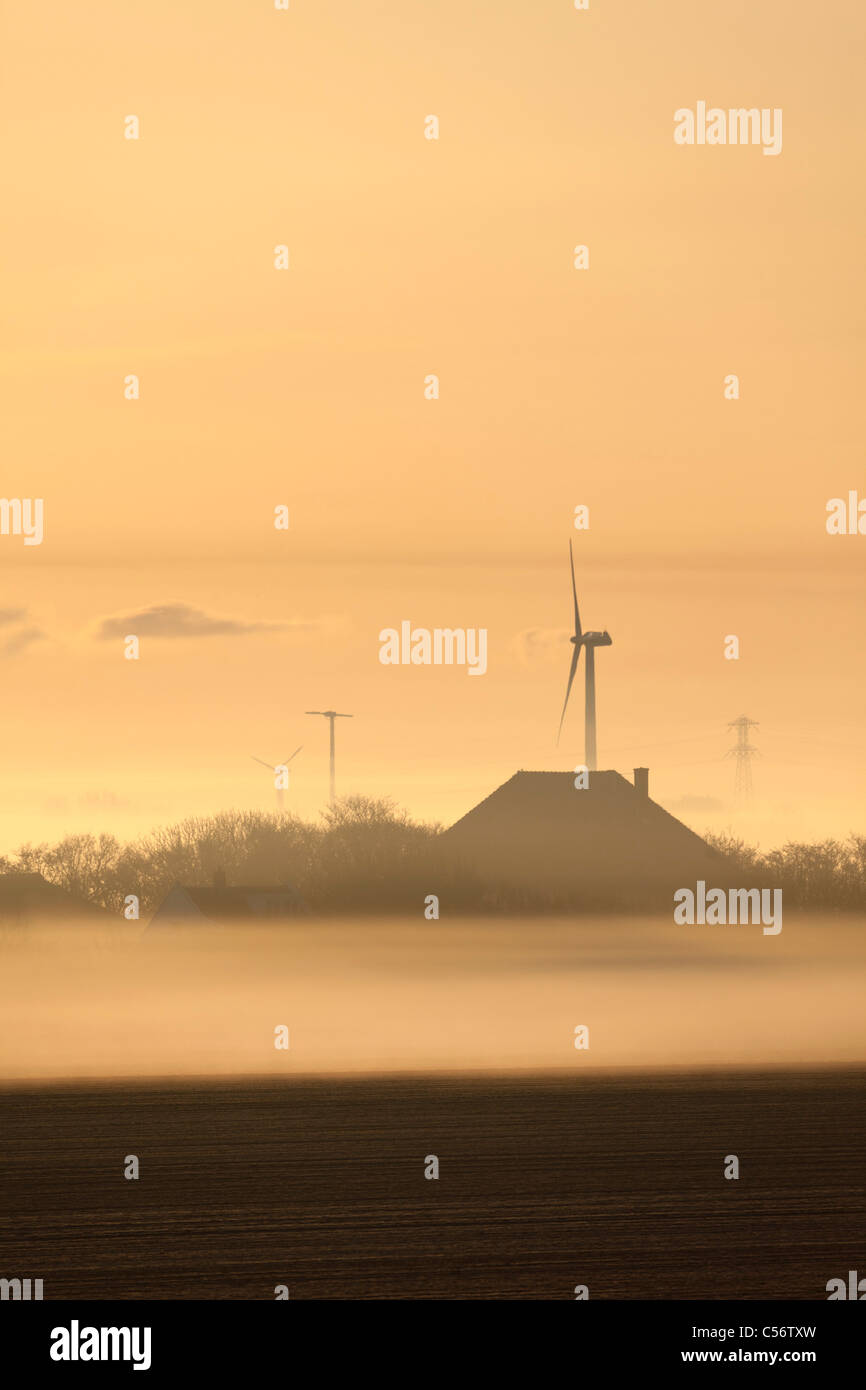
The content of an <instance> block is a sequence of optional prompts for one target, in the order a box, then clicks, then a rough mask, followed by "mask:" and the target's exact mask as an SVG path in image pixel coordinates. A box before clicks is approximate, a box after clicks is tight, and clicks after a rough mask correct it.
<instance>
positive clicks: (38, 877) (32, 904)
mask: <svg viewBox="0 0 866 1390" xmlns="http://www.w3.org/2000/svg"><path fill="white" fill-rule="evenodd" d="M113 920H114V919H113V918H112V915H111V913H109V912H106V911H105V909H104V908H102V907H98V906H97V905H96V904H95V903H91V902H89V901H88V900H87V898H81V897H79V896H78V895H77V894H75V893H69V892H67V890H66V889H65V888H61V887H59V886H58V884H56V883H49V881H48V879H47V878H43V877H42V874H25V873H11V874H0V925H2V926H15V925H18V926H29V925H31V924H34V923H41V924H51V925H53V924H54V923H56V922H60V923H64V924H66V923H68V924H74V923H82V924H85V925H86V924H94V923H97V922H109V921H113Z"/></svg>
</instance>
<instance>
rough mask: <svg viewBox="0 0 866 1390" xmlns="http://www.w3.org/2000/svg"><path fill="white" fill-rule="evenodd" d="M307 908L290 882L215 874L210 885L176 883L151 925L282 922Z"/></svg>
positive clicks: (300, 914) (307, 909) (161, 904)
mask: <svg viewBox="0 0 866 1390" xmlns="http://www.w3.org/2000/svg"><path fill="white" fill-rule="evenodd" d="M307 912H309V908H308V907H307V904H306V903H305V902H304V900H303V898H302V897H301V895H300V893H298V892H297V891H296V889H294V888H292V887H291V886H290V885H289V884H278V885H276V886H271V887H265V888H262V887H259V888H254V887H248V886H241V885H237V886H231V887H230V886H229V885H227V884H226V881H225V875H224V874H222V873H219V872H218V873H216V874H214V880H213V883H212V884H211V886H210V887H200V886H198V885H182V884H179V883H178V884H175V886H174V887H173V888H172V889H171V891H170V892H169V893H168V894H167V895H166V897H165V898H164V899H163V901H162V902H161V903H160V905H159V907H158V908H157V909H156V912H155V913H154V914H153V916H152V917H151V919H150V924H149V925H150V926H151V927H166V926H175V927H181V926H206V925H213V924H216V923H219V924H220V925H231V924H232V923H236V924H241V923H243V922H250V921H256V922H259V921H261V922H263V923H264V922H281V921H286V920H287V919H290V918H293V917H298V916H303V915H304V914H305V913H307Z"/></svg>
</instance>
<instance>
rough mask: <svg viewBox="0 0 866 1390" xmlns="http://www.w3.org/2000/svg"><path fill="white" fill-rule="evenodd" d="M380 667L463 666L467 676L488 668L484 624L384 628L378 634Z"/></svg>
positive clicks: (405, 624) (482, 673)
mask: <svg viewBox="0 0 866 1390" xmlns="http://www.w3.org/2000/svg"><path fill="white" fill-rule="evenodd" d="M379 641H380V642H381V644H382V645H381V646H380V648H379V660H380V661H381V663H382V665H383V666H466V667H468V670H469V675H470V676H483V675H484V673H485V671H486V670H487V628H486V627H466V628H463V627H434V628H433V629H432V630H431V629H430V628H427V627H416V628H413V626H412V624H411V623H410V622H402V623H401V624H400V631H399V632H398V631H397V629H396V628H395V627H383V628H382V631H381V632H380V633H379Z"/></svg>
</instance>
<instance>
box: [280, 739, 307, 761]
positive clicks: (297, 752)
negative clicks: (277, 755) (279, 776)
mask: <svg viewBox="0 0 866 1390" xmlns="http://www.w3.org/2000/svg"><path fill="white" fill-rule="evenodd" d="M303 746H304V745H303V744H300V746H299V747H298V748H296V749H295V751H294V753H293V754H292V758H296V757H297V756H298V754H299V753H300V751H301V748H303ZM292 758H283V763H282V765H283V767H288V765H289V763H290V762H291V761H292Z"/></svg>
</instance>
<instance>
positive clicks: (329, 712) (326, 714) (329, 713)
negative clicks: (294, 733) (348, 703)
mask: <svg viewBox="0 0 866 1390" xmlns="http://www.w3.org/2000/svg"><path fill="white" fill-rule="evenodd" d="M304 713H305V714H321V715H322V717H323V718H324V719H328V720H330V723H331V805H332V806H333V805H334V802H335V801H336V799H337V792H336V786H337V781H336V774H335V772H334V720H335V719H354V718H355V716H354V714H338V713H337V711H336V710H335V709H308V710H304Z"/></svg>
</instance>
